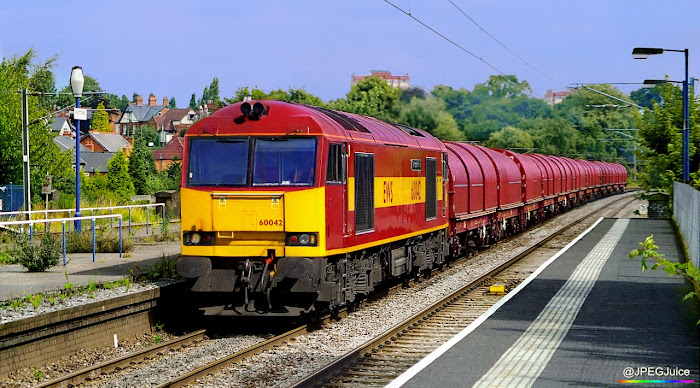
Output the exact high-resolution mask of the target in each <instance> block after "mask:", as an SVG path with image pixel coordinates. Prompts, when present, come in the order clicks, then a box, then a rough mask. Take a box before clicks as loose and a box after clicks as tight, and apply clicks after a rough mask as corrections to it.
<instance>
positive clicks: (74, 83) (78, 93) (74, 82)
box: [70, 66, 85, 233]
mask: <svg viewBox="0 0 700 388" xmlns="http://www.w3.org/2000/svg"><path fill="white" fill-rule="evenodd" d="M84 85H85V77H83V68H82V67H80V66H74V67H73V69H71V71H70V88H71V91H72V93H73V97H75V111H74V114H73V117H74V118H75V113H76V111H77V110H78V109H79V108H80V97H82V96H83V86H84ZM80 121H81V120H80V119H76V120H75V216H76V217H81V216H82V214H81V213H80ZM74 225H75V231H76V232H78V233H80V232H82V229H83V227H82V222H81V221H80V220H75V221H74Z"/></svg>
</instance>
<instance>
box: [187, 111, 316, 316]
mask: <svg viewBox="0 0 700 388" xmlns="http://www.w3.org/2000/svg"><path fill="white" fill-rule="evenodd" d="M210 121H212V120H210ZM214 121H215V120H214ZM254 121H255V122H253V123H250V124H252V125H251V126H254V127H256V129H255V130H253V129H250V130H249V129H246V130H245V132H242V133H234V132H225V133H224V132H223V131H220V130H218V129H219V128H216V127H217V125H216V122H214V123H213V124H214V125H213V126H214V128H211V127H209V128H207V127H206V126H204V125H203V126H200V127H193V129H194V131H193V130H190V131H191V132H192V133H191V134H190V131H188V134H187V137H186V142H185V144H186V149H187V152H186V156H185V161H184V163H183V177H182V192H181V198H182V201H183V203H188V204H190V205H192V204H196V206H187V207H183V211H182V217H181V218H182V258H181V259H180V260H179V261H178V272H179V273H180V275H182V276H183V277H185V278H186V279H188V281H189V283H190V287H191V291H192V292H195V293H200V292H204V293H207V295H208V296H207V302H208V303H207V304H211V305H216V306H226V305H228V306H232V310H231V311H230V313H232V314H234V315H238V314H243V315H247V314H246V313H250V312H256V311H268V310H270V309H273V302H272V300H274V299H277V300H279V299H280V296H278V297H277V298H275V297H274V296H271V293H270V291H271V290H279V291H281V290H282V288H284V287H283V286H284V285H281V286H280V285H276V284H275V286H277V287H271V286H272V285H273V284H272V283H273V282H276V279H275V275H276V274H277V273H279V272H280V271H283V272H286V273H287V275H290V273H291V275H292V276H297V278H300V277H302V276H301V275H303V274H304V273H305V272H304V270H312V269H311V268H304V266H305V265H306V264H308V263H309V262H310V261H309V260H308V259H307V260H304V259H303V258H304V257H308V256H310V255H313V254H314V253H315V252H314V250H315V249H318V247H319V231H320V230H322V228H323V225H322V223H321V222H320V220H321V219H322V213H323V208H322V205H321V207H320V208H319V206H318V205H316V204H319V203H321V204H322V203H323V193H322V188H321V187H320V184H319V181H320V179H319V164H320V159H321V158H319V156H318V151H319V143H320V142H321V138H319V137H318V136H317V135H314V134H309V133H304V134H302V133H300V132H301V130H297V131H292V132H291V133H289V131H288V130H287V128H282V129H281V130H280V128H279V127H278V126H277V125H276V124H277V123H275V122H274V121H273V120H270V123H269V125H264V124H265V121H266V120H265V119H264V118H263V119H260V118H259V119H257V120H254ZM211 124H212V123H211V122H210V125H211ZM241 127H242V125H241ZM249 127H250V126H246V128H249ZM320 237H321V238H322V237H323V236H320ZM292 258H295V259H292ZM311 265H312V266H313V264H311ZM300 271H301V273H300ZM295 272H296V275H295ZM286 278H290V276H286ZM287 283H289V281H287ZM288 286H289V287H293V286H294V284H289V285H288ZM281 294H284V293H281ZM309 298H311V299H313V295H309ZM281 305H285V306H289V303H288V302H286V301H285V302H284V303H281ZM300 305H303V306H305V307H300V309H301V310H298V311H291V310H290V309H289V308H286V309H285V311H282V313H289V314H291V315H298V314H299V312H300V311H304V310H305V309H308V306H310V303H308V301H304V302H301V303H300ZM218 309H219V310H221V309H222V308H221V307H218ZM286 310H290V311H286ZM207 312H208V313H210V314H217V313H221V312H222V311H218V312H217V311H207Z"/></svg>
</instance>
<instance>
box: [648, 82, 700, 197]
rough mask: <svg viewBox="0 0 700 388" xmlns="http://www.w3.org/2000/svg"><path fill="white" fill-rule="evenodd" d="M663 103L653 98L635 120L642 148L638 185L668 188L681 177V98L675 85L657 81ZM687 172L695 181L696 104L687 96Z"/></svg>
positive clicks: (698, 162)
mask: <svg viewBox="0 0 700 388" xmlns="http://www.w3.org/2000/svg"><path fill="white" fill-rule="evenodd" d="M656 88H658V91H659V93H660V95H661V99H662V100H663V104H660V103H657V102H653V110H645V111H644V115H643V116H642V117H641V118H640V119H639V120H638V126H639V137H640V143H641V145H642V149H641V150H640V153H639V157H640V159H641V161H642V162H643V163H642V165H641V174H640V183H641V185H642V187H644V188H647V189H651V188H661V189H663V190H665V191H667V192H671V190H672V188H673V181H679V180H680V179H681V178H682V170H683V165H682V163H683V134H682V128H683V99H682V96H681V91H680V88H679V87H678V86H673V85H671V84H662V85H657V86H656ZM689 113H690V127H691V129H690V144H689V146H690V147H689V148H690V173H691V176H693V177H696V178H692V179H693V182H691V184H694V185H695V186H696V187H700V182H695V179H697V177H698V174H699V171H700V155H698V149H700V127H699V126H698V124H699V123H700V104H698V100H697V98H692V97H691V99H690V107H689Z"/></svg>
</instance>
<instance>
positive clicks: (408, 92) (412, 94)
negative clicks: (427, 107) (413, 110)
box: [399, 87, 428, 104]
mask: <svg viewBox="0 0 700 388" xmlns="http://www.w3.org/2000/svg"><path fill="white" fill-rule="evenodd" d="M427 95H428V94H427V93H426V92H425V90H423V88H419V87H412V88H408V89H405V90H402V91H401V97H399V99H400V100H401V102H403V103H406V104H407V103H409V102H410V101H411V100H412V99H413V98H421V99H425V98H426V97H427Z"/></svg>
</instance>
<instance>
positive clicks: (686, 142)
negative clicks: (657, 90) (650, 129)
mask: <svg viewBox="0 0 700 388" xmlns="http://www.w3.org/2000/svg"><path fill="white" fill-rule="evenodd" d="M664 51H674V52H678V53H685V80H684V81H683V182H685V183H688V182H689V181H690V98H689V96H688V49H685V50H671V49H664V48H652V47H636V48H635V49H634V50H632V55H633V56H634V59H647V58H648V57H649V55H657V54H663V53H664ZM664 82H673V81H664ZM644 83H645V84H656V83H661V81H657V80H646V81H644Z"/></svg>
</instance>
